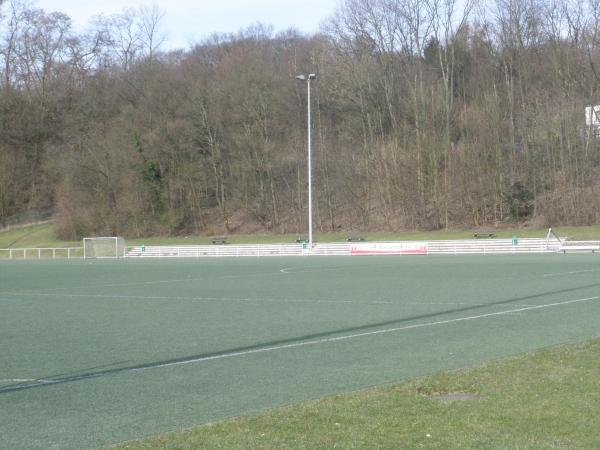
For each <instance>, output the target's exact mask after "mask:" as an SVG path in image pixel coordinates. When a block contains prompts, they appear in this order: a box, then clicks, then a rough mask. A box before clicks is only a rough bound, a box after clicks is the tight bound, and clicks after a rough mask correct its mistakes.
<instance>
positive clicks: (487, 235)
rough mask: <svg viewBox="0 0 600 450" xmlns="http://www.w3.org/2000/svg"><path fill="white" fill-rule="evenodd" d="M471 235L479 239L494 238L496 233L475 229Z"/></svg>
mask: <svg viewBox="0 0 600 450" xmlns="http://www.w3.org/2000/svg"><path fill="white" fill-rule="evenodd" d="M473 237H474V238H475V239H481V238H488V239H491V238H494V237H496V235H495V234H494V233H492V232H491V231H476V232H475V233H473Z"/></svg>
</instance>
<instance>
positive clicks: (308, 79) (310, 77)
mask: <svg viewBox="0 0 600 450" xmlns="http://www.w3.org/2000/svg"><path fill="white" fill-rule="evenodd" d="M316 78H317V75H315V74H314V73H310V74H308V76H304V75H298V76H297V77H296V79H297V80H300V81H306V86H307V91H308V100H307V103H308V106H307V115H308V121H307V122H308V124H307V131H308V133H307V134H308V248H312V247H313V236H312V234H313V233H312V230H313V225H312V154H311V137H310V131H311V130H310V82H311V80H316Z"/></svg>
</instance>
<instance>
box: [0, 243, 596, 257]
mask: <svg viewBox="0 0 600 450" xmlns="http://www.w3.org/2000/svg"><path fill="white" fill-rule="evenodd" d="M395 243H396V244H400V243H399V242H395ZM370 244H392V243H385V242H381V243H370ZM355 245H357V244H355V243H351V242H339V243H317V244H315V245H314V246H313V248H308V247H307V246H306V245H304V244H262V245H258V244H248V245H229V244H227V245H183V246H155V245H152V246H143V245H139V246H135V247H127V248H126V252H125V256H126V257H128V258H140V257H141V258H202V257H224V256H227V257H243V256H252V257H262V256H333V255H340V256H345V255H351V254H352V249H353V247H354V246H355ZM567 251H577V252H597V251H598V252H600V241H562V242H561V241H558V240H556V241H548V240H547V239H544V238H540V239H537V238H534V239H532V238H527V239H519V240H512V239H485V240H483V239H464V240H455V241H450V240H448V241H428V242H427V243H426V251H425V252H423V253H427V254H429V255H444V254H445V255H469V254H472V255H501V254H531V253H558V252H562V253H566V252H567ZM77 258H83V247H65V248H60V247H57V248H7V249H0V259H77Z"/></svg>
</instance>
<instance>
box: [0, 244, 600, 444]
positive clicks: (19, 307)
mask: <svg viewBox="0 0 600 450" xmlns="http://www.w3.org/2000/svg"><path fill="white" fill-rule="evenodd" d="M599 331H600V256H599V255H594V254H580V255H540V256H529V255H527V256H526V255H520V256H494V257H492V256H466V257H459V256H425V257H406V256H405V257H313V258H300V257H296V258H264V259H256V258H240V259H185V260H183V259H177V260H164V259H163V260H92V261H89V260H87V261H74V260H72V261H1V262H0V447H2V448H7V449H8V448H10V449H19V448H27V449H30V448H44V449H46V448H61V449H62V448H80V447H98V446H102V445H109V444H111V443H116V442H120V441H124V440H128V439H132V438H136V437H141V436H145V435H150V434H155V433H159V432H163V431H168V430H174V429H179V428H184V427H190V426H193V425H197V424H202V423H206V422H209V421H214V420H218V419H220V418H224V417H229V416H236V415H241V414H246V413H250V412H254V411H258V410H263V409H267V408H271V407H274V406H278V405H283V404H290V403H294V402H298V401H302V400H305V399H312V398H319V397H322V396H325V395H328V394H332V393H338V392H344V391H350V390H356V389H360V388H363V387H367V386H373V385H379V384H384V383H389V382H394V381H398V380H402V379H406V378H409V377H414V376H417V375H421V374H427V373H433V372H437V371H440V370H445V369H452V368H458V367H465V366H470V365H473V364H476V363H478V362H481V361H485V360H490V359H495V358H498V357H502V356H507V355H512V354H519V353H523V352H527V351H531V350H535V349H538V348H542V347H547V346H550V345H555V344H560V343H566V342H574V341H581V340H585V339H588V338H591V337H595V336H598V335H599V334H600V333H599Z"/></svg>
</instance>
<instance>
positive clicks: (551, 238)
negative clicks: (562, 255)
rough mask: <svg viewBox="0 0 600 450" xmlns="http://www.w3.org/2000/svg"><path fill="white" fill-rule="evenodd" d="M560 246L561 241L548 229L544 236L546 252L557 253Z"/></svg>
mask: <svg viewBox="0 0 600 450" xmlns="http://www.w3.org/2000/svg"><path fill="white" fill-rule="evenodd" d="M561 245H562V240H561V239H560V238H559V237H558V236H557V235H556V233H554V231H552V228H549V229H548V234H546V250H552V251H559V250H560V247H561Z"/></svg>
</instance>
